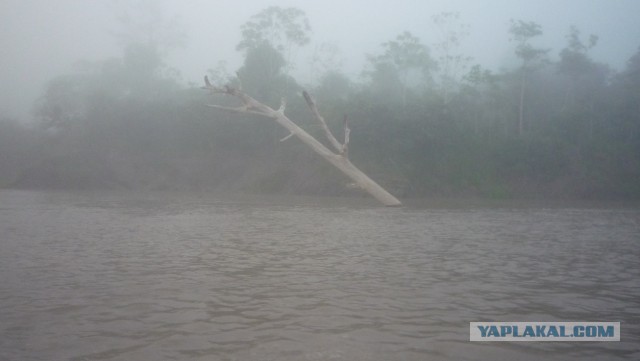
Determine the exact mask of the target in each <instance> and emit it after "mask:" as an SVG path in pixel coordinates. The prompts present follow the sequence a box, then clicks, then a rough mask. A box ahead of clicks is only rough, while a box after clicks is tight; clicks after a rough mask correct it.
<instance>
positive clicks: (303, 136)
mask: <svg viewBox="0 0 640 361" xmlns="http://www.w3.org/2000/svg"><path fill="white" fill-rule="evenodd" d="M204 89H207V90H209V91H210V92H211V93H212V94H216V93H218V94H227V95H231V96H234V97H236V98H238V99H240V101H241V102H242V105H241V106H238V107H226V106H221V105H213V104H210V105H209V106H210V107H213V108H217V109H223V110H227V111H232V112H236V113H243V114H256V115H261V116H265V117H268V118H272V119H274V120H275V121H276V122H277V123H278V124H280V125H282V126H283V127H285V128H287V130H288V131H289V133H290V134H289V135H287V136H286V137H284V138H282V139H281V141H284V140H286V139H288V138H290V137H292V136H296V137H297V138H298V139H300V140H301V141H302V142H304V143H305V144H306V145H308V146H309V147H310V148H311V149H313V151H315V152H316V153H318V154H320V155H321V156H322V157H323V158H324V159H326V160H327V161H328V162H329V163H331V164H333V165H334V166H335V167H336V168H338V169H339V170H340V171H342V173H344V174H345V175H347V176H348V177H349V178H351V179H352V180H353V181H354V183H355V184H356V185H357V186H358V187H360V188H361V189H363V190H365V191H367V192H368V193H369V194H371V195H372V196H373V197H374V198H376V199H377V200H378V201H380V202H381V203H382V204H384V205H385V206H400V205H402V203H401V202H400V201H399V200H398V199H397V198H396V197H394V196H392V195H391V194H390V193H389V192H387V191H386V190H385V189H384V188H382V187H381V186H380V185H379V184H378V183H376V182H374V181H373V180H372V179H371V178H369V177H368V176H367V175H366V174H364V173H363V172H362V171H361V170H360V169H358V168H357V167H356V166H355V165H353V164H352V163H351V161H349V158H348V157H347V155H348V147H349V132H350V130H349V127H348V123H347V120H346V118H345V121H344V130H345V137H344V143H342V144H340V142H339V141H338V140H337V139H336V138H335V137H334V136H333V134H332V133H331V131H330V130H329V127H328V126H327V123H326V122H325V120H324V118H323V117H322V116H321V115H320V113H319V111H318V108H317V106H316V103H315V101H314V100H313V98H312V97H311V96H310V95H309V93H307V92H303V95H304V98H305V101H306V102H307V105H308V106H309V108H310V109H311V111H312V112H313V114H314V116H315V117H316V119H317V120H318V121H319V122H320V125H321V126H322V129H323V130H324V132H325V135H326V136H327V138H328V139H329V142H330V143H331V146H332V147H333V148H335V150H336V152H333V151H331V150H329V149H328V148H327V147H325V146H324V144H322V143H320V142H319V141H317V140H316V139H315V138H314V137H312V136H311V135H309V133H307V132H306V131H304V129H302V128H300V127H299V126H298V125H297V124H295V123H294V122H293V121H291V120H290V119H289V118H288V117H287V116H286V115H285V114H284V110H285V101H284V99H283V100H282V103H281V104H280V108H278V109H277V110H275V109H273V108H271V107H269V106H267V105H265V104H263V103H260V102H259V101H257V100H255V99H254V98H252V97H250V96H249V95H247V94H245V93H244V92H242V91H241V90H240V89H236V88H233V87H231V86H225V87H222V88H219V87H215V86H213V85H212V84H211V83H210V82H209V79H208V78H207V77H205V86H204Z"/></svg>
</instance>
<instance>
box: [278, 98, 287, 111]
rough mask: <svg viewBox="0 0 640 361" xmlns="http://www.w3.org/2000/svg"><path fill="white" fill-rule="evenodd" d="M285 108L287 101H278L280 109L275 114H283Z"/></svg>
mask: <svg viewBox="0 0 640 361" xmlns="http://www.w3.org/2000/svg"><path fill="white" fill-rule="evenodd" d="M286 107H287V100H286V99H285V98H282V99H280V108H278V110H277V112H278V113H280V114H284V109H285V108H286Z"/></svg>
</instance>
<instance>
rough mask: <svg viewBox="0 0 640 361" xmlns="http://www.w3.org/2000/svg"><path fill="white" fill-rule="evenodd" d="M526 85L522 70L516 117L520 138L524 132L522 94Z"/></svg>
mask: <svg viewBox="0 0 640 361" xmlns="http://www.w3.org/2000/svg"><path fill="white" fill-rule="evenodd" d="M526 83H527V74H526V73H525V71H524V69H523V70H522V84H521V85H520V108H519V117H518V135H519V136H522V134H523V132H524V92H525V87H526Z"/></svg>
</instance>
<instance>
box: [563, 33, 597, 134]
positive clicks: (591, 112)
mask: <svg viewBox="0 0 640 361" xmlns="http://www.w3.org/2000/svg"><path fill="white" fill-rule="evenodd" d="M566 38H567V45H566V47H565V48H564V49H562V51H560V61H559V62H558V72H559V73H560V74H563V75H565V76H566V77H567V78H568V84H567V90H566V93H565V97H564V102H563V108H564V110H566V111H570V112H573V113H575V114H576V116H578V117H580V118H585V120H586V121H587V133H588V137H589V138H592V137H593V129H594V121H595V118H596V117H598V115H597V113H598V112H597V111H596V106H597V104H596V103H597V100H596V97H597V93H601V94H603V93H604V88H605V87H606V80H607V78H608V73H609V71H608V67H607V66H605V65H602V64H597V63H595V62H594V61H593V60H592V59H591V57H590V56H589V51H590V50H591V49H592V48H593V47H594V46H596V44H597V43H598V37H597V36H596V35H590V36H589V38H588V39H587V40H586V41H583V40H582V38H581V36H580V31H579V30H578V28H576V27H575V26H572V27H571V28H570V30H569V34H567V37H566Z"/></svg>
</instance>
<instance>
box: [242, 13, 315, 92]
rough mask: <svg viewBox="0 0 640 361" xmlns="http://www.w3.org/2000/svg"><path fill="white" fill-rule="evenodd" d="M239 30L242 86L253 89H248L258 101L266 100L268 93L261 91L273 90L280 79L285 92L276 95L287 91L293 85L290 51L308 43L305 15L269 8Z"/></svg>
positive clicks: (309, 28)
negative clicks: (253, 92)
mask: <svg viewBox="0 0 640 361" xmlns="http://www.w3.org/2000/svg"><path fill="white" fill-rule="evenodd" d="M241 30H242V38H241V40H240V42H239V43H238V45H237V46H236V49H237V50H238V51H243V52H244V53H245V62H244V65H243V67H242V68H241V69H240V71H239V74H240V76H241V81H242V83H246V84H247V85H249V84H251V85H252V86H254V88H253V89H250V90H257V92H256V96H258V97H259V98H260V99H261V100H269V99H268V98H270V97H267V95H268V94H267V91H266V90H264V89H262V90H260V89H261V88H268V87H273V85H274V83H279V82H280V81H279V79H278V78H280V77H282V78H284V85H285V89H280V91H279V93H282V92H284V93H286V92H288V91H289V90H290V89H288V88H289V85H290V83H292V81H291V79H290V77H289V72H290V70H291V68H292V58H293V52H294V50H295V49H296V48H299V47H302V46H304V45H307V44H308V43H309V33H310V32H311V27H310V26H309V20H308V19H307V16H306V14H305V12H304V11H302V10H300V9H297V8H293V7H290V8H282V7H279V6H270V7H268V8H266V9H264V10H262V11H260V12H259V13H257V14H255V15H253V16H252V17H251V18H250V19H249V21H247V22H246V23H244V24H243V25H242V26H241ZM272 93H278V92H272ZM271 95H272V96H273V95H274V94H271ZM276 95H284V94H276ZM272 96H271V97H272Z"/></svg>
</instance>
